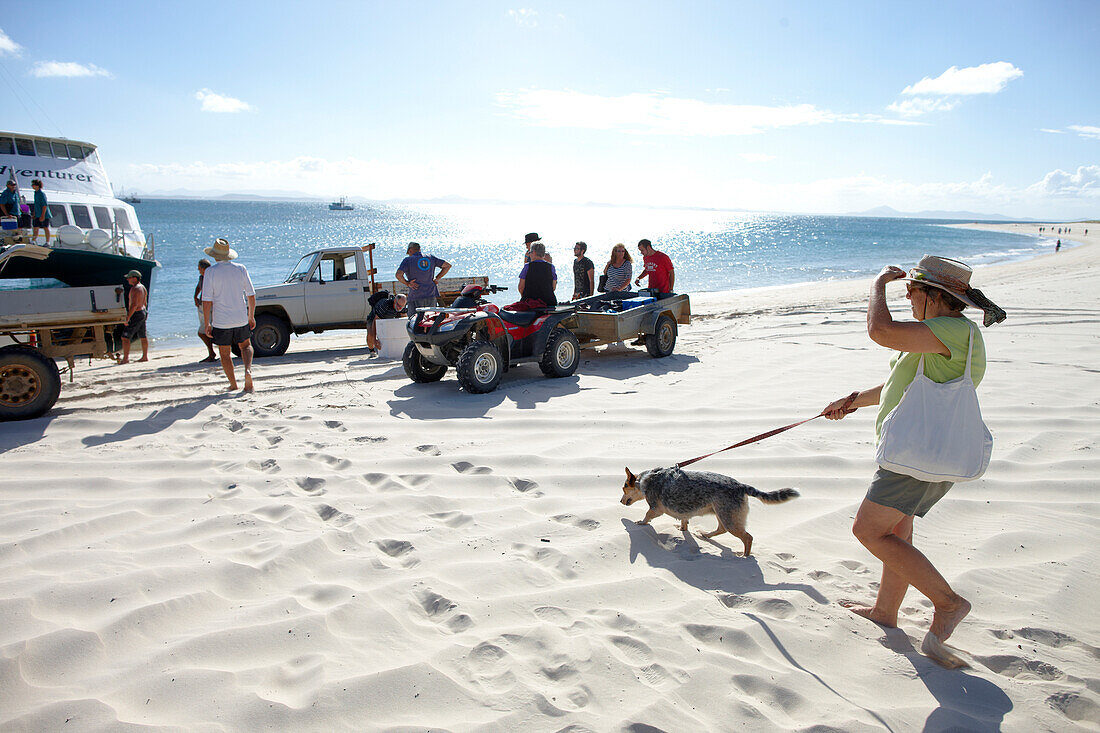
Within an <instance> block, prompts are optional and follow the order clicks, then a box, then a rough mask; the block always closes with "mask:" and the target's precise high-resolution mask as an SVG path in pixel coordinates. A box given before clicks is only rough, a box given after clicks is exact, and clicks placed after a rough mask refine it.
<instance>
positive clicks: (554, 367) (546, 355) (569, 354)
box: [539, 328, 581, 377]
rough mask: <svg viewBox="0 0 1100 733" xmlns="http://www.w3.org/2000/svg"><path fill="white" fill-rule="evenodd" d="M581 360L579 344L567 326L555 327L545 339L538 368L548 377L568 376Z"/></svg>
mask: <svg viewBox="0 0 1100 733" xmlns="http://www.w3.org/2000/svg"><path fill="white" fill-rule="evenodd" d="M580 361H581V345H580V342H578V341H577V337H576V336H574V335H573V332H572V331H570V330H569V329H567V328H555V329H554V331H553V333H551V334H550V338H548V339H547V340H546V348H545V349H544V350H543V352H542V359H541V360H540V361H539V368H540V369H542V373H543V374H545V375H546V376H548V377H568V376H571V375H572V374H573V372H575V371H577V365H578V364H580Z"/></svg>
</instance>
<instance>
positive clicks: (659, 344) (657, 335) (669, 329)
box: [645, 314, 676, 359]
mask: <svg viewBox="0 0 1100 733" xmlns="http://www.w3.org/2000/svg"><path fill="white" fill-rule="evenodd" d="M645 347H646V350H647V351H648V352H649V355H650V356H652V357H653V358H654V359H660V358H662V357H665V356H668V355H669V354H671V353H672V350H673V349H674V348H675V347H676V321H674V320H672V316H670V315H668V314H665V315H662V316H661V317H660V318H658V319H657V327H656V328H654V329H653V333H651V334H646V337H645Z"/></svg>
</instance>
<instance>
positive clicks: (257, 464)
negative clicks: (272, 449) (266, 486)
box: [246, 458, 282, 473]
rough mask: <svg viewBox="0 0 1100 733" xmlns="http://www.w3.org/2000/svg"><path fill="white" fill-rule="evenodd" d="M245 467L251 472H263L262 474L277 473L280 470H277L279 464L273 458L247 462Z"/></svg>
mask: <svg viewBox="0 0 1100 733" xmlns="http://www.w3.org/2000/svg"><path fill="white" fill-rule="evenodd" d="M246 465H247V466H248V467H249V468H251V469H252V470H253V471H263V472H264V473H278V472H279V471H281V470H282V469H281V468H279V462H278V461H276V460H275V459H274V458H265V459H264V460H262V461H249V462H248V463H247V464H246Z"/></svg>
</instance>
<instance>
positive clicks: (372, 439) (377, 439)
mask: <svg viewBox="0 0 1100 733" xmlns="http://www.w3.org/2000/svg"><path fill="white" fill-rule="evenodd" d="M387 440H389V438H387V437H386V436H384V435H360V436H359V437H358V438H356V439H355V442H356V443H385V442H386V441H387Z"/></svg>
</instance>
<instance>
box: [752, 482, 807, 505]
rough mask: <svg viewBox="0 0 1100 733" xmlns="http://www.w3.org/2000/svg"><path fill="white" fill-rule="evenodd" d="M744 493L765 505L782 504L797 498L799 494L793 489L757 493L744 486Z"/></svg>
mask: <svg viewBox="0 0 1100 733" xmlns="http://www.w3.org/2000/svg"><path fill="white" fill-rule="evenodd" d="M745 488H746V489H748V491H746V492H745V493H747V494H749V495H751V496H755V497H756V498H757V499H759V500H760V501H762V502H764V503H765V504H782V503H783V502H785V501H790V500H791V499H794V498H795V497H797V496H799V493H798V492H797V491H795V490H794V489H779V490H778V491H757V490H756V489H754V488H752V487H751V486H746V487H745Z"/></svg>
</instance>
